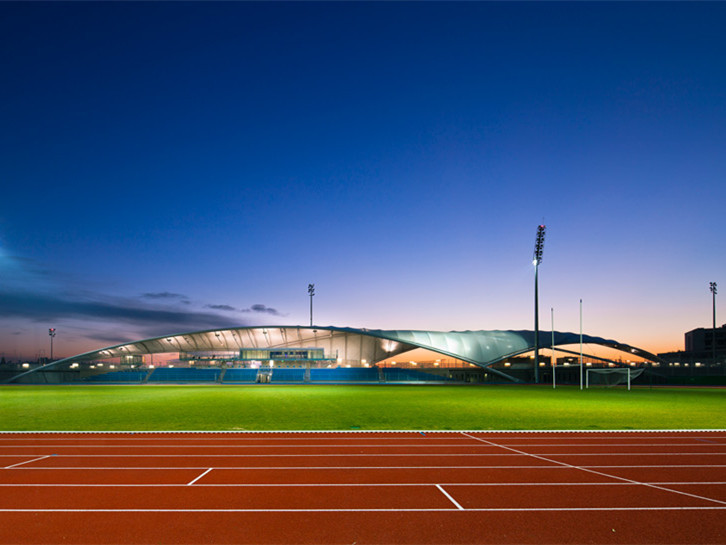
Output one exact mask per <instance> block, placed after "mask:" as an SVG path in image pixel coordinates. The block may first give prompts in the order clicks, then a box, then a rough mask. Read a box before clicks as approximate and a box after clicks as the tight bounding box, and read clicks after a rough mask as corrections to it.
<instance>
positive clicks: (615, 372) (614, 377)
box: [585, 367, 645, 390]
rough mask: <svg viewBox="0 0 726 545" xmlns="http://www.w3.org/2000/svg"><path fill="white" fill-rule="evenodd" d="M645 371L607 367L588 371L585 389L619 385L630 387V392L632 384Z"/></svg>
mask: <svg viewBox="0 0 726 545" xmlns="http://www.w3.org/2000/svg"><path fill="white" fill-rule="evenodd" d="M644 370H645V369H642V368H641V369H631V368H630V367H626V368H623V367H605V368H601V369H600V368H596V369H588V370H587V371H586V373H585V388H589V387H590V385H593V386H596V385H597V386H602V387H605V388H612V387H613V386H617V385H618V384H625V383H627V385H628V390H630V382H631V380H634V379H636V378H638V377H639V376H640V375H641V373H642V372H643V371H644Z"/></svg>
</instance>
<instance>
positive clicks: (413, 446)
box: [0, 443, 726, 456]
mask: <svg viewBox="0 0 726 545" xmlns="http://www.w3.org/2000/svg"><path fill="white" fill-rule="evenodd" d="M507 446H510V447H537V448H540V447H558V448H564V447H567V448H572V447H583V448H587V447H603V446H610V447H645V448H652V447H654V446H656V447H699V448H713V447H722V446H726V443H724V444H719V443H667V444H666V443H659V444H647V443H643V444H634V443H618V444H612V445H608V444H607V443H590V444H584V443H569V444H558V445H555V444H534V443H532V444H528V443H523V444H519V443H518V444H507ZM47 447H48V445H0V449H21V448H47ZM462 447H463V448H475V449H476V448H482V449H483V448H487V447H489V445H486V444H485V443H482V444H474V445H472V444H471V443H456V444H435V443H434V444H428V445H427V444H420V443H417V444H398V445H392V444H381V445H377V444H348V445H334V444H324V445H323V444H318V445H148V444H147V445H127V444H118V445H107V444H104V445H93V444H83V445H53V448H54V449H60V448H69V449H85V448H88V449H106V448H115V449H121V448H123V449H145V448H159V449H181V448H188V449H215V448H220V449H250V448H259V449H268V448H269V449H285V448H294V449H305V448H314V449H325V448H346V449H352V448H360V449H373V448H380V449H386V448H406V449H422V448H425V449H439V448H462ZM540 454H543V455H552V456H554V455H559V453H546V452H543V453H540ZM568 454H569V455H572V456H575V455H577V456H607V455H608V453H602V454H599V453H590V452H582V453H568ZM612 454H613V455H621V454H622V455H630V454H638V455H639V456H645V455H647V456H656V455H657V456H668V455H671V456H673V455H678V456H684V455H687V454H710V455H726V452H695V451H694V452H643V453H640V452H614V453H612ZM0 456H12V454H0Z"/></svg>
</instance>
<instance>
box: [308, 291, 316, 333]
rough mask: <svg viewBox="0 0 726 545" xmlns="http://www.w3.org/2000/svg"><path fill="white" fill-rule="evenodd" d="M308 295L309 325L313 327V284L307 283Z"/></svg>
mask: <svg viewBox="0 0 726 545" xmlns="http://www.w3.org/2000/svg"><path fill="white" fill-rule="evenodd" d="M308 295H310V327H313V296H314V295H315V284H308Z"/></svg>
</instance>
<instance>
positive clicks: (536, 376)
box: [534, 263, 539, 384]
mask: <svg viewBox="0 0 726 545" xmlns="http://www.w3.org/2000/svg"><path fill="white" fill-rule="evenodd" d="M538 270H539V263H536V264H535V266H534V383H535V384H538V383H539V296H538V294H537V272H538Z"/></svg>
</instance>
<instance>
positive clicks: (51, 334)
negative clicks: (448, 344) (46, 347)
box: [48, 327, 55, 361]
mask: <svg viewBox="0 0 726 545" xmlns="http://www.w3.org/2000/svg"><path fill="white" fill-rule="evenodd" d="M48 335H49V336H50V361H53V337H55V328H54V327H51V328H50V329H48Z"/></svg>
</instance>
